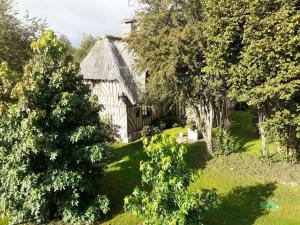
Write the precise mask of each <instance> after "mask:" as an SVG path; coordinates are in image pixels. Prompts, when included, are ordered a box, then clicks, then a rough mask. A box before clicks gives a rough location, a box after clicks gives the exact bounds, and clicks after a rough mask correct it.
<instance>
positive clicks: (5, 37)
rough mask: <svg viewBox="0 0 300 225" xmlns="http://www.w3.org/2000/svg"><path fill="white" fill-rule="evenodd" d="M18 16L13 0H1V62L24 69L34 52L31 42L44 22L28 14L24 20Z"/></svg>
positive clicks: (14, 68)
mask: <svg viewBox="0 0 300 225" xmlns="http://www.w3.org/2000/svg"><path fill="white" fill-rule="evenodd" d="M17 16H18V13H17V12H16V11H15V10H14V9H13V1H12V0H0V62H3V61H5V62H7V63H8V65H9V67H10V68H11V69H13V70H16V71H22V69H23V66H24V64H25V62H26V61H27V60H29V58H30V57H31V54H32V51H31V48H30V44H31V42H32V41H33V40H35V39H36V37H37V35H38V34H39V33H40V31H41V30H42V29H43V28H44V23H43V22H41V21H40V20H39V19H36V18H29V17H28V16H26V17H25V18H23V19H22V21H24V22H22V21H21V20H20V19H19V18H18V17H17Z"/></svg>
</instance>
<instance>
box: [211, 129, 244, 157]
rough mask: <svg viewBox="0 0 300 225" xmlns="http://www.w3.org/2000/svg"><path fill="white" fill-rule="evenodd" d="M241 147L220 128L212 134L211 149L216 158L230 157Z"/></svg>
mask: <svg viewBox="0 0 300 225" xmlns="http://www.w3.org/2000/svg"><path fill="white" fill-rule="evenodd" d="M241 148H242V146H241V145H240V144H239V143H238V142H237V140H236V139H235V138H233V137H232V136H231V135H230V134H228V133H225V132H224V131H223V130H222V129H221V128H216V129H215V130H214V132H213V149H214V153H215V155H216V156H219V155H230V154H231V153H235V152H238V151H239V150H241Z"/></svg>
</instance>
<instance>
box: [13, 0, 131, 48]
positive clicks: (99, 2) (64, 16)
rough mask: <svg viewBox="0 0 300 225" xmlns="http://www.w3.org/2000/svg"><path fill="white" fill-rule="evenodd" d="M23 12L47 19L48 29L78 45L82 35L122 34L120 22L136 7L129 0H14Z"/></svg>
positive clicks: (128, 16) (21, 12) (129, 15)
mask: <svg viewBox="0 0 300 225" xmlns="http://www.w3.org/2000/svg"><path fill="white" fill-rule="evenodd" d="M15 3H16V8H17V9H18V10H19V12H20V14H21V15H23V14H26V11H28V12H29V15H30V16H31V17H39V18H46V20H47V23H48V25H49V28H51V29H53V30H55V31H56V32H57V33H59V34H65V35H67V37H68V38H69V39H70V41H71V42H72V43H73V45H74V46H78V44H79V42H80V40H81V38H82V36H83V34H92V35H94V36H99V35H103V34H112V35H119V34H120V22H121V21H122V20H123V19H124V18H131V17H133V15H134V11H135V9H134V8H133V7H128V0H15Z"/></svg>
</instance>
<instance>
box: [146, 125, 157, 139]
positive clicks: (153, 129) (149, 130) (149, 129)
mask: <svg viewBox="0 0 300 225" xmlns="http://www.w3.org/2000/svg"><path fill="white" fill-rule="evenodd" d="M160 132H161V130H160V129H159V128H158V127H154V126H151V125H150V126H144V128H143V129H142V130H141V135H142V137H145V138H150V137H152V136H154V135H156V134H159V133H160Z"/></svg>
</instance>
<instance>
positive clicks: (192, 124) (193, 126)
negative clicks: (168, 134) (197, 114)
mask: <svg viewBox="0 0 300 225" xmlns="http://www.w3.org/2000/svg"><path fill="white" fill-rule="evenodd" d="M186 127H187V128H189V129H191V130H196V129H197V125H196V122H195V121H193V120H190V121H188V122H187V124H186Z"/></svg>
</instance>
